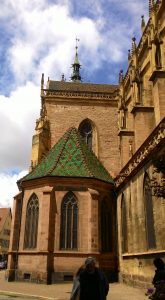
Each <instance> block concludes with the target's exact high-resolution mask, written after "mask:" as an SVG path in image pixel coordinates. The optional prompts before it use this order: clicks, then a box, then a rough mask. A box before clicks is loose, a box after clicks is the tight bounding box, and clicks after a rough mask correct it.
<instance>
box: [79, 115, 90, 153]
mask: <svg viewBox="0 0 165 300" xmlns="http://www.w3.org/2000/svg"><path fill="white" fill-rule="evenodd" d="M79 132H80V134H81V136H82V138H83V139H84V141H85V143H86V144H87V145H88V147H89V148H90V149H92V125H91V122H90V121H89V120H84V121H83V122H82V123H81V124H80V126H79Z"/></svg>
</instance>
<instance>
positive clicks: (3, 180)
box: [0, 170, 27, 207]
mask: <svg viewBox="0 0 165 300" xmlns="http://www.w3.org/2000/svg"><path fill="white" fill-rule="evenodd" d="M26 174H27V171H26V170H24V171H21V172H20V173H19V174H14V175H8V174H5V173H0V185H1V188H0V207H12V206H13V197H14V196H15V195H16V194H17V193H18V192H19V190H18V187H17V184H16V182H17V180H18V179H20V178H22V177H23V176H25V175H26Z"/></svg>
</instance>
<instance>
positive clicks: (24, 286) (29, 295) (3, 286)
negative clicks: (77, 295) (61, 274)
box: [0, 271, 148, 300]
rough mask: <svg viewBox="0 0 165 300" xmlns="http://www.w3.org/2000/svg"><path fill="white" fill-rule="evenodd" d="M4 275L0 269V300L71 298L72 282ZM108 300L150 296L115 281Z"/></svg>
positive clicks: (144, 299) (136, 299)
mask: <svg viewBox="0 0 165 300" xmlns="http://www.w3.org/2000/svg"><path fill="white" fill-rule="evenodd" d="M4 275H5V271H0V300H6V299H9V300H30V299H33V300H39V299H40V300H69V297H70V292H71V289H72V283H61V284H53V285H44V284H36V283H26V282H8V281H6V280H5V278H4ZM91 300H92V299H91ZM107 300H148V298H147V297H146V296H145V290H143V289H137V288H133V287H130V286H126V285H124V284H119V283H113V284H111V285H110V290H109V294H108V297H107Z"/></svg>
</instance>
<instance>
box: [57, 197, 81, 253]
mask: <svg viewBox="0 0 165 300" xmlns="http://www.w3.org/2000/svg"><path fill="white" fill-rule="evenodd" d="M77 226H78V205H77V199H76V197H75V195H74V194H73V193H72V192H69V193H67V194H66V195H65V197H64V199H63V201H62V205H61V232H60V248H61V249H65V250H74V249H77V231H78V230H77Z"/></svg>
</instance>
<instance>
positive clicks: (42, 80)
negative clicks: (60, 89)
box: [41, 73, 44, 90]
mask: <svg viewBox="0 0 165 300" xmlns="http://www.w3.org/2000/svg"><path fill="white" fill-rule="evenodd" d="M43 88H44V73H42V76H41V90H43Z"/></svg>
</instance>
